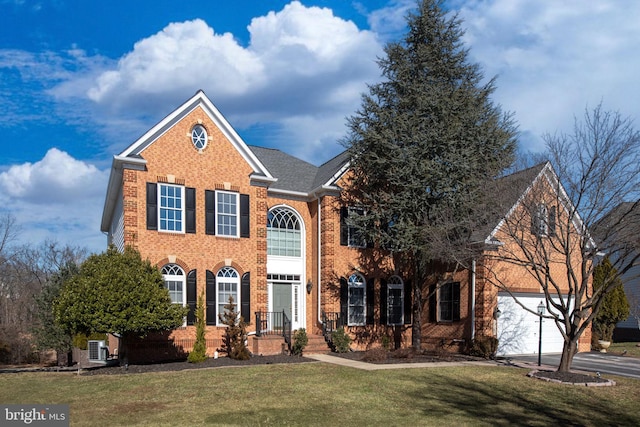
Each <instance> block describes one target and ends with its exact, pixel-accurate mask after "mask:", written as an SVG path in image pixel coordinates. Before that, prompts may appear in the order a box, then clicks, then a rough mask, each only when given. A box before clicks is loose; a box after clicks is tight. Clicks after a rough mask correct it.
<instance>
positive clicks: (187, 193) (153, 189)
mask: <svg viewBox="0 0 640 427" xmlns="http://www.w3.org/2000/svg"><path fill="white" fill-rule="evenodd" d="M195 194H196V193H195V189H194V188H189V187H184V186H182V185H175V184H166V183H155V182H148V183H147V229H148V230H158V231H164V232H169V233H195V232H196V216H195V214H196V196H195Z"/></svg>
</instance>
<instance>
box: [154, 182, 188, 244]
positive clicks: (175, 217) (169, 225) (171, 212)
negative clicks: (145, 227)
mask: <svg viewBox="0 0 640 427" xmlns="http://www.w3.org/2000/svg"><path fill="white" fill-rule="evenodd" d="M159 187H160V192H159V193H160V194H159V199H158V210H159V211H158V212H159V214H160V215H159V217H160V222H159V225H158V229H159V230H161V231H173V232H177V233H181V232H182V231H183V228H182V227H183V220H184V219H183V218H184V202H183V194H182V193H183V187H181V186H178V185H169V184H159Z"/></svg>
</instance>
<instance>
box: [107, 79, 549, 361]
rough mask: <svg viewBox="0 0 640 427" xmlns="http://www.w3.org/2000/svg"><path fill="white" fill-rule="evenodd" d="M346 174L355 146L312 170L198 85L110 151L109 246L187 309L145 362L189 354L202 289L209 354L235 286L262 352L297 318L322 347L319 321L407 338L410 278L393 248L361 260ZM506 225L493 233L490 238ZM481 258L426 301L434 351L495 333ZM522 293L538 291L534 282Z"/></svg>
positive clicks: (363, 333) (358, 341) (363, 340)
mask: <svg viewBox="0 0 640 427" xmlns="http://www.w3.org/2000/svg"><path fill="white" fill-rule="evenodd" d="M538 169H540V170H534V171H528V172H527V173H528V174H529V175H527V177H528V178H531V179H535V177H536V176H537V175H538V174H540V173H541V168H538ZM347 172H348V157H347V155H346V153H342V154H339V155H338V156H336V157H334V158H333V159H331V160H329V161H328V162H326V163H324V164H322V165H320V166H314V165H312V164H310V163H307V162H304V161H302V160H300V159H297V158H295V157H292V156H290V155H287V154H285V153H283V152H281V151H279V150H275V149H268V148H262V147H256V146H248V145H247V144H246V143H245V142H244V141H243V140H242V139H241V137H240V136H239V135H238V134H237V133H236V131H235V130H234V129H233V128H232V127H231V125H230V124H229V123H228V122H227V120H226V119H225V118H224V117H223V116H222V114H221V113H220V112H219V111H218V110H217V108H216V107H215V106H214V105H213V104H212V102H211V101H210V100H209V99H208V98H207V96H206V95H205V94H204V93H203V92H202V91H199V92H197V93H196V94H195V95H194V96H193V97H192V98H190V99H189V100H187V101H186V102H185V103H184V104H182V105H181V106H180V107H178V108H177V109H176V110H175V111H173V112H172V113H170V114H169V115H168V116H166V117H165V118H164V119H163V120H162V121H160V122H159V123H158V124H156V125H155V126H154V127H152V128H151V129H150V130H149V131H148V132H146V133H145V134H144V135H142V136H141V137H140V138H139V139H138V140H136V141H134V142H133V144H131V145H130V146H129V147H127V148H126V149H125V150H124V151H123V152H122V153H120V154H119V155H117V156H114V158H113V164H112V169H111V175H110V178H109V184H108V189H107V195H106V200H105V206H104V211H103V216H102V223H101V230H102V231H103V232H105V233H107V235H108V243H109V244H113V245H115V246H116V247H117V248H119V249H123V248H124V247H125V246H126V245H131V246H134V247H135V248H137V249H138V250H139V251H140V253H141V254H142V257H143V258H147V259H149V260H150V261H151V263H152V264H155V265H157V266H158V268H159V269H160V270H161V272H162V274H163V277H164V278H165V283H166V285H167V288H168V289H169V293H170V295H171V298H172V300H173V301H174V303H177V304H183V305H185V306H188V307H190V312H189V315H188V316H187V318H186V319H185V324H184V325H183V327H180V328H178V329H177V330H174V331H171V332H170V333H167V334H163V335H157V336H150V337H147V339H145V340H142V341H141V342H140V343H139V348H138V350H139V351H138V354H140V355H141V356H140V358H144V359H145V360H147V361H148V360H159V359H162V358H172V357H178V356H180V355H184V354H185V352H188V351H190V349H191V347H192V345H193V342H194V340H195V327H194V326H192V325H193V323H194V318H195V317H194V309H195V304H196V300H197V297H198V296H199V295H201V294H202V295H204V297H205V299H206V323H207V331H206V336H207V349H208V353H209V354H213V352H214V351H215V349H217V348H219V347H220V346H221V338H222V335H223V331H224V327H223V326H220V324H219V320H218V314H219V313H221V311H222V310H223V306H224V305H225V304H226V303H227V301H228V298H229V297H230V296H233V298H234V300H235V301H236V302H237V304H238V309H239V312H240V313H241V315H242V316H243V317H244V318H245V320H246V321H247V322H249V331H250V337H249V341H250V342H249V348H250V350H251V351H252V352H254V353H255V354H271V353H275V352H279V351H281V349H282V348H283V345H284V344H283V338H282V331H283V330H285V331H286V330H288V329H289V328H290V329H292V330H295V329H298V328H306V330H307V333H308V334H309V335H310V338H311V343H312V345H314V346H316V348H315V350H316V351H322V350H325V351H326V350H327V349H328V347H327V345H326V344H325V343H324V339H322V338H321V334H322V332H323V329H325V330H326V328H327V327H329V328H331V327H332V326H335V325H336V324H338V323H344V324H346V326H347V329H348V331H349V332H350V334H351V335H352V337H353V338H354V347H357V348H367V347H369V346H376V345H380V344H381V343H382V342H384V341H385V340H389V341H393V342H395V344H396V345H408V344H409V343H410V342H411V337H410V333H411V328H410V325H411V310H410V307H411V291H410V290H411V287H410V283H409V281H408V279H407V278H406V277H403V275H402V273H401V272H398V273H394V274H389V273H388V272H389V271H394V268H393V264H392V262H391V260H390V259H389V258H388V257H387V258H382V259H380V260H379V262H378V263H376V264H375V265H371V266H368V265H360V262H361V258H360V257H359V254H360V253H361V252H362V251H366V250H370V249H368V248H366V245H364V244H363V242H362V241H361V239H359V237H358V236H357V234H356V233H353V231H352V230H351V229H350V228H349V227H348V226H347V225H346V222H345V218H346V217H348V215H349V214H350V213H351V214H353V213H354V211H353V208H350V207H343V206H339V204H338V197H337V196H338V195H339V193H340V184H341V183H342V182H343V179H344V177H345V173H347ZM530 182H533V181H530ZM530 182H529V183H530ZM516 199H517V198H516ZM514 202H515V199H514ZM496 223H498V220H497V221H496ZM498 229H499V227H498V228H496V229H493V230H487V233H488V234H486V236H484V237H485V238H486V239H489V240H487V242H489V243H491V241H490V239H495V238H496V235H497V234H496V233H497V232H496V230H498ZM481 240H484V239H481ZM473 266H474V267H473V268H471V269H469V270H461V271H459V272H456V273H455V274H452V275H451V276H450V277H449V280H448V281H447V282H446V283H444V284H440V285H439V286H438V287H437V289H435V291H434V292H431V297H430V298H429V301H428V302H425V309H424V310H423V312H424V319H423V321H422V324H423V342H424V345H425V346H426V347H439V348H443V349H445V350H449V351H462V350H464V349H465V348H466V346H468V345H469V343H470V341H471V340H472V339H473V337H474V336H475V335H476V333H482V334H490V335H491V334H493V335H495V333H496V330H495V319H494V312H495V308H496V306H497V304H498V302H499V301H500V298H501V296H500V295H498V292H497V290H496V289H494V288H493V287H491V286H489V285H488V284H485V283H484V282H483V281H482V280H481V277H482V275H481V274H479V273H478V272H479V271H480V272H481V271H482V269H483V268H484V267H483V263H482V259H479V260H478V261H477V262H474V263H473ZM433 285H434V284H425V286H433ZM431 289H433V288H431ZM519 291H525V292H528V293H532V294H535V293H536V292H538V293H537V295H536V297H537V296H539V291H538V290H536V289H535V285H533V284H531V285H527V286H524V287H523V288H522V289H519ZM132 361H133V360H132Z"/></svg>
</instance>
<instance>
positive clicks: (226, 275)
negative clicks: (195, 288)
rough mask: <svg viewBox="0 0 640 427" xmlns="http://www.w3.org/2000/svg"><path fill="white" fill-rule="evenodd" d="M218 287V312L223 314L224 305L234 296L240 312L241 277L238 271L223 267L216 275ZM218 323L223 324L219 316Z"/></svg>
mask: <svg viewBox="0 0 640 427" xmlns="http://www.w3.org/2000/svg"><path fill="white" fill-rule="evenodd" d="M216 287H217V289H218V313H219V314H221V315H223V314H224V312H225V308H224V306H225V305H227V304H229V298H230V297H233V303H234V304H235V306H236V307H235V310H236V312H238V313H240V292H239V289H240V277H239V276H238V272H237V271H236V270H235V269H233V268H231V267H222V268H221V269H220V271H218V274H217V275H216ZM217 321H218V324H219V325H221V324H222V323H221V322H220V319H219V318H218V320H217Z"/></svg>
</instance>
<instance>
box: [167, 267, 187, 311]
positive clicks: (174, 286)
mask: <svg viewBox="0 0 640 427" xmlns="http://www.w3.org/2000/svg"><path fill="white" fill-rule="evenodd" d="M162 278H163V279H164V285H165V287H166V288H167V289H169V296H170V297H171V302H172V303H174V304H180V305H185V304H186V294H185V275H184V271H183V270H182V268H180V266H179V265H176V264H167V265H165V266H164V267H162Z"/></svg>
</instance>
